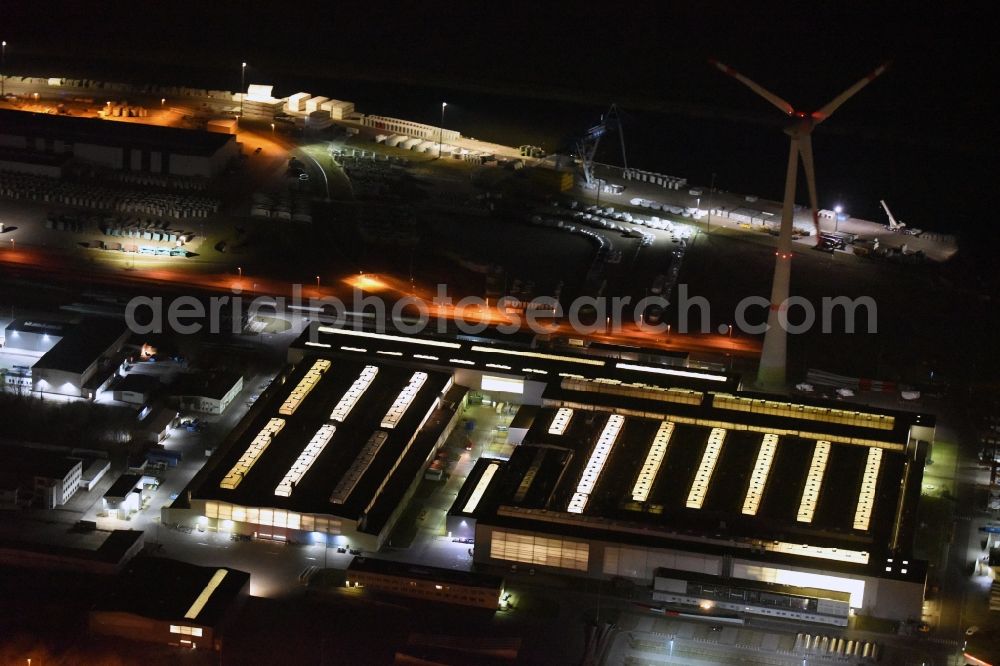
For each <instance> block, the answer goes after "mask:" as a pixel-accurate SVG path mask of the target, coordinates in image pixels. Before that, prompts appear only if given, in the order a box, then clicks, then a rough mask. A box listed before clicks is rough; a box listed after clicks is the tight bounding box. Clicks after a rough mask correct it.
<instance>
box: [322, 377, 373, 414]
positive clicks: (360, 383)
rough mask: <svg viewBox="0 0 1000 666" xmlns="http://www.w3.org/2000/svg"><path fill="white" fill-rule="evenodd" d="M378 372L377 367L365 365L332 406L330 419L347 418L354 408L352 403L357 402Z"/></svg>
mask: <svg viewBox="0 0 1000 666" xmlns="http://www.w3.org/2000/svg"><path fill="white" fill-rule="evenodd" d="M377 374H378V368H377V367H375V366H374V365H366V366H365V369H364V370H362V371H361V374H360V375H359V376H358V378H357V379H356V380H355V381H354V383H353V384H351V388H349V389H347V392H346V393H344V397H343V398H341V399H340V402H338V403H337V406H336V407H334V408H333V412H331V413H330V420H331V421H341V422H343V421H344V419H346V418H347V415H348V414H350V413H351V410H352V409H354V405H356V404H357V403H358V400H360V399H361V396H363V395H364V394H365V391H367V390H368V387H369V386H371V385H372V382H373V381H375V375H377Z"/></svg>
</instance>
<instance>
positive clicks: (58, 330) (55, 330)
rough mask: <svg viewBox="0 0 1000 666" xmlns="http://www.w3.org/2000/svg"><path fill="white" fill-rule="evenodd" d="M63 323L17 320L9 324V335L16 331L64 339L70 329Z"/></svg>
mask: <svg viewBox="0 0 1000 666" xmlns="http://www.w3.org/2000/svg"><path fill="white" fill-rule="evenodd" d="M70 326H71V325H70V324H67V323H66V322H63V321H39V320H38V319H15V320H14V321H12V322H11V323H9V324H7V327H6V331H7V335H10V334H11V333H13V332H14V331H17V332H18V333H35V334H37V335H53V336H56V337H62V336H63V335H65V333H66V330H67V329H68V328H69V327H70Z"/></svg>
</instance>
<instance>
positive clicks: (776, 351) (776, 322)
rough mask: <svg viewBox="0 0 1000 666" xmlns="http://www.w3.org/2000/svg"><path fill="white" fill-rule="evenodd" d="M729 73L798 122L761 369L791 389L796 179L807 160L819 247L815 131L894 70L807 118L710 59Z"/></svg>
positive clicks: (761, 379)
mask: <svg viewBox="0 0 1000 666" xmlns="http://www.w3.org/2000/svg"><path fill="white" fill-rule="evenodd" d="M709 62H710V63H711V64H712V65H714V66H715V67H717V68H718V69H719V70H720V71H721V72H723V73H724V74H728V75H729V76H731V77H733V78H734V79H736V80H737V81H739V82H740V83H742V84H743V85H745V86H746V87H747V88H750V90H752V91H754V92H755V93H757V94H758V95H760V96H761V97H763V98H764V99H766V100H767V101H768V102H770V103H771V104H773V105H774V106H776V107H778V108H779V109H780V110H781V111H782V113H784V114H785V115H786V116H788V117H789V118H792V119H793V121H792V124H791V125H789V126H788V127H786V128H785V134H787V135H788V136H789V137H791V144H790V146H789V149H788V170H787V171H786V172H785V199H784V202H783V204H782V208H781V230H780V233H779V234H778V250H777V252H775V255H776V260H775V264H774V281H773V282H772V283H771V307H770V311H769V312H768V316H767V325H768V328H767V332H766V333H765V334H764V346H763V349H762V350H761V355H760V366H759V368H758V370H757V384H758V386H760V387H761V388H781V387H783V386H784V384H785V360H786V352H787V344H788V340H787V332H786V331H785V329H784V327H783V326H782V325H781V323H780V319H779V316H778V315H779V311H781V310H784V309H785V308H786V301H787V300H788V291H789V282H790V277H791V258H792V217H793V211H794V205H795V179H796V177H797V175H798V166H799V165H798V160H799V155H801V156H802V167H803V168H804V169H805V172H806V184H807V185H808V187H809V206H810V208H811V209H812V217H813V224H814V225H815V227H816V237H817V242H818V241H819V231H820V229H819V215H818V214H817V210H816V209H817V204H816V174H815V172H814V171H813V155H812V131H813V129H814V128H815V127H816V125H819V124H820V123H821V122H823V121H824V120H826V119H827V118H829V117H830V116H831V115H833V112H834V111H836V110H837V109H839V108H840V106H841V104H843V103H844V102H846V101H847V100H849V99H850V98H851V97H853V96H854V95H855V94H857V92H858V91H859V90H861V89H862V88H864V87H865V86H866V85H868V84H869V83H871V82H872V81H874V80H875V78H877V77H878V76H879V75H880V74H882V72H884V71H885V70H886V68H887V67H888V66H889V64H888V63H883V64H882V65H879V66H878V67H877V68H876V69H875V71H873V72H872V73H871V74H869V75H868V76H866V77H865V78H863V79H861V80H860V81H858V82H857V83H855V84H854V85H853V86H851V87H850V88H848V89H847V90H845V91H844V92H842V93H840V94H839V95H837V96H836V97H834V98H833V99H832V100H830V102H829V103H827V105H826V106H824V107H821V108H820V109H819V110H817V111H813V112H812V113H807V112H805V111H796V110H795V108H794V107H793V106H792V105H791V104H789V103H788V102H786V101H785V100H783V99H781V98H780V97H778V96H777V95H775V94H774V93H772V92H771V91H770V90H767V89H766V88H763V87H762V86H760V85H758V84H757V83H755V82H754V81H751V80H750V79H748V78H747V77H745V76H743V75H742V74H740V73H739V72H737V71H736V70H735V69H733V68H732V67H729V66H728V65H724V64H722V63H721V62H719V61H718V60H714V59H713V60H709Z"/></svg>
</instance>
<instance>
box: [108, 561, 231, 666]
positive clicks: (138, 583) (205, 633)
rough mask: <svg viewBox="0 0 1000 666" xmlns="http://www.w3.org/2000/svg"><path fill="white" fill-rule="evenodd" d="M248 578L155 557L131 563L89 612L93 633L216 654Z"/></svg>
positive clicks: (226, 571)
mask: <svg viewBox="0 0 1000 666" xmlns="http://www.w3.org/2000/svg"><path fill="white" fill-rule="evenodd" d="M249 585H250V574H248V573H246V572H244V571H238V570H236V569H229V568H221V567H201V566H197V565H194V564H188V563H186V562H178V561H176V560H169V559H165V558H160V557H144V558H137V559H136V560H134V561H133V562H132V563H131V565H130V566H129V567H128V568H127V569H126V570H125V571H123V572H122V573H121V574H119V576H118V577H117V579H116V580H115V582H114V583H113V588H112V590H111V591H110V592H109V593H108V595H107V596H106V597H104V598H103V599H101V600H100V601H98V602H97V604H95V606H94V608H93V609H92V610H91V611H90V616H89V626H90V630H91V631H92V632H94V633H98V634H104V635H109V636H120V637H122V638H127V639H129V640H136V641H145V642H149V643H160V644H163V645H175V646H178V647H184V648H192V649H204V650H218V649H220V646H221V637H222V635H223V634H224V633H225V630H226V628H227V627H228V626H229V625H230V624H231V622H232V620H233V618H234V617H235V615H236V614H237V613H238V612H239V609H240V608H241V606H242V603H243V602H244V601H245V599H246V597H247V592H248V588H249Z"/></svg>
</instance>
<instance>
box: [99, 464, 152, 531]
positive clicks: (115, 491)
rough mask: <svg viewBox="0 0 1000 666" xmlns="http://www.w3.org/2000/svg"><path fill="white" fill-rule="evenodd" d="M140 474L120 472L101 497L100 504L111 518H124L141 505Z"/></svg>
mask: <svg viewBox="0 0 1000 666" xmlns="http://www.w3.org/2000/svg"><path fill="white" fill-rule="evenodd" d="M141 482H142V475H141V474H122V475H121V476H119V477H118V480H117V481H115V482H114V483H113V484H111V487H110V488H108V491H107V492H106V493H104V497H103V498H101V505H102V506H103V508H104V510H105V511H107V512H108V515H109V516H111V517H112V518H118V519H119V520H124V519H125V518H127V517H128V516H129V515H131V514H133V513H135V512H136V511H138V510H139V508H140V507H141V506H142V486H141V485H140V484H141Z"/></svg>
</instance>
